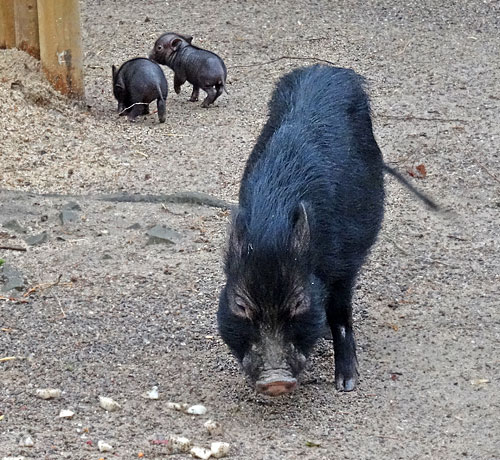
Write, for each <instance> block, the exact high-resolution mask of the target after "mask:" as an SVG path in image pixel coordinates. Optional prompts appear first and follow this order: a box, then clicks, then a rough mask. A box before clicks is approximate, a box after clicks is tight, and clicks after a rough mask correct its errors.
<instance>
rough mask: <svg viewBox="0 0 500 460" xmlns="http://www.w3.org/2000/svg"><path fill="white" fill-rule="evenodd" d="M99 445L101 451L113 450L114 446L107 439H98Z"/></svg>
mask: <svg viewBox="0 0 500 460" xmlns="http://www.w3.org/2000/svg"><path fill="white" fill-rule="evenodd" d="M97 447H98V448H99V451H100V452H113V446H112V445H111V444H108V443H107V442H106V441H98V443H97Z"/></svg>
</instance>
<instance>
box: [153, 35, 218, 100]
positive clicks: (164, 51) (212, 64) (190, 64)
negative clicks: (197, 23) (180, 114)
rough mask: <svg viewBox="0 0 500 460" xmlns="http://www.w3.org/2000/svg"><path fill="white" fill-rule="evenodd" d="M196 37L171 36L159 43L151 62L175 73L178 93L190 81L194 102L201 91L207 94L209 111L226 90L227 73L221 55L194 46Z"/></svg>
mask: <svg viewBox="0 0 500 460" xmlns="http://www.w3.org/2000/svg"><path fill="white" fill-rule="evenodd" d="M192 40H193V37H191V36H187V35H181V34H177V33H173V32H167V33H164V34H163V35H161V36H160V37H159V38H158V40H156V42H155V45H154V47H153V49H152V50H151V52H150V53H149V58H150V59H153V60H154V61H156V62H158V63H159V64H164V65H167V66H168V67H170V68H171V69H172V70H173V71H174V90H175V92H176V93H177V94H179V93H180V92H181V86H182V85H183V84H184V83H185V82H186V80H187V81H188V82H189V83H191V84H192V85H193V92H192V94H191V98H190V99H189V100H190V101H191V102H196V101H197V100H198V97H199V94H200V89H202V90H203V91H205V92H206V93H207V97H206V98H205V100H204V101H203V102H202V104H201V106H202V107H208V106H209V105H210V104H213V103H214V102H215V100H216V99H217V98H218V97H219V96H220V95H221V94H222V91H223V90H225V85H226V77H227V69H226V66H225V64H224V61H223V60H222V59H221V58H220V57H219V56H217V54H215V53H212V52H211V51H207V50H204V49H201V48H198V47H197V46H194V45H192V44H191V41H192Z"/></svg>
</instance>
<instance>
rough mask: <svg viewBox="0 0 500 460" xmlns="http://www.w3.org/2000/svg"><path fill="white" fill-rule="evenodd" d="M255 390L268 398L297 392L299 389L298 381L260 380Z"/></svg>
mask: <svg viewBox="0 0 500 460" xmlns="http://www.w3.org/2000/svg"><path fill="white" fill-rule="evenodd" d="M255 388H256V390H257V392H258V393H263V394H265V395H268V396H280V395H283V394H286V393H291V392H292V391H293V390H295V388H297V379H294V378H287V379H276V380H259V381H258V382H257V383H256V384H255Z"/></svg>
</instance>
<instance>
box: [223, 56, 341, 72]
mask: <svg viewBox="0 0 500 460" xmlns="http://www.w3.org/2000/svg"><path fill="white" fill-rule="evenodd" d="M284 59H293V60H298V61H317V62H324V63H326V64H330V65H337V64H335V63H334V62H332V61H328V60H326V59H320V58H315V57H312V56H280V57H279V58H276V59H271V60H270V61H266V62H257V63H255V64H242V65H232V66H230V67H228V69H238V68H240V69H241V68H244V67H258V66H261V65H267V64H273V63H274V62H278V61H282V60H284Z"/></svg>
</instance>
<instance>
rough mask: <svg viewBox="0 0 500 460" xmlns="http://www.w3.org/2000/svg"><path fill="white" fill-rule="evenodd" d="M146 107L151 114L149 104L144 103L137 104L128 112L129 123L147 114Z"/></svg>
mask: <svg viewBox="0 0 500 460" xmlns="http://www.w3.org/2000/svg"><path fill="white" fill-rule="evenodd" d="M145 107H147V109H148V112H147V113H149V104H143V103H136V105H134V106H133V107H132V108H131V109H130V110H129V111H128V112H127V118H128V119H129V121H135V119H136V118H137V117H138V116H139V115H144V114H145Z"/></svg>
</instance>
